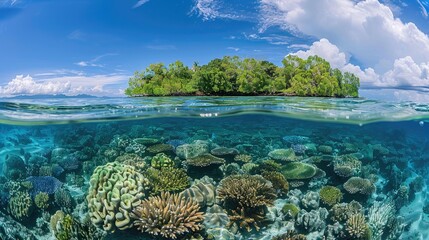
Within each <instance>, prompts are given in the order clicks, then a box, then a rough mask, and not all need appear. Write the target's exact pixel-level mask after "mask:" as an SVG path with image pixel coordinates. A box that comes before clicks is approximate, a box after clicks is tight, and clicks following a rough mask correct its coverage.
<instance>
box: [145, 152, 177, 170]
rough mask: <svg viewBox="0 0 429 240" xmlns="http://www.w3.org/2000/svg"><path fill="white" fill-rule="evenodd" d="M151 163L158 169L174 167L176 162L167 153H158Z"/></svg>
mask: <svg viewBox="0 0 429 240" xmlns="http://www.w3.org/2000/svg"><path fill="white" fill-rule="evenodd" d="M150 165H151V166H152V167H153V168H156V169H163V168H172V167H174V162H173V160H171V158H169V157H168V156H167V155H166V154H165V153H158V154H156V155H155V156H153V157H152V160H151V161H150Z"/></svg>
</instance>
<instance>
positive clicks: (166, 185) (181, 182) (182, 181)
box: [145, 168, 189, 195]
mask: <svg viewBox="0 0 429 240" xmlns="http://www.w3.org/2000/svg"><path fill="white" fill-rule="evenodd" d="M145 176H146V177H147V178H148V179H149V181H150V185H151V187H152V188H151V193H152V195H156V194H158V193H161V192H179V191H182V190H184V189H186V188H187V187H189V177H188V175H187V174H186V172H185V171H183V170H182V169H178V168H170V169H166V168H163V169H161V170H158V169H155V168H149V169H148V170H147V171H146V173H145Z"/></svg>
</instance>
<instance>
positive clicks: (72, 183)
mask: <svg viewBox="0 0 429 240" xmlns="http://www.w3.org/2000/svg"><path fill="white" fill-rule="evenodd" d="M0 133H1V134H0V239H2V240H3V239H5V240H6V239H61V240H63V239H237V240H238V239H269V240H271V239H288V240H300V239H314V240H316V239H326V240H334V239H340V240H341V239H345V240H346V239H375V240H380V239H383V240H384V239H388V240H390V239H392V240H393V239H410V240H411V239H429V198H428V190H427V185H428V184H429V182H428V179H429V178H428V175H429V172H428V170H429V168H428V166H429V163H428V161H429V105H427V104H419V103H414V102H383V101H374V100H367V99H328V98H299V97H286V98H285V97H169V98H71V97H70V98H43V99H38V98H14V99H12V98H10V99H0Z"/></svg>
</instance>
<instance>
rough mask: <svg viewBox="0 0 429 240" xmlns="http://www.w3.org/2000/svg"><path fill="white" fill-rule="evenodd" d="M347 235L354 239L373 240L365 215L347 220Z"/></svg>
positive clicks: (357, 215) (358, 215)
mask: <svg viewBox="0 0 429 240" xmlns="http://www.w3.org/2000/svg"><path fill="white" fill-rule="evenodd" d="M346 224H347V227H346V230H347V233H348V235H349V236H350V237H351V238H352V239H367V240H369V239H371V232H370V230H369V227H368V225H367V224H366V222H365V217H364V216H363V214H354V215H352V216H351V217H350V218H349V219H348V220H347V223H346Z"/></svg>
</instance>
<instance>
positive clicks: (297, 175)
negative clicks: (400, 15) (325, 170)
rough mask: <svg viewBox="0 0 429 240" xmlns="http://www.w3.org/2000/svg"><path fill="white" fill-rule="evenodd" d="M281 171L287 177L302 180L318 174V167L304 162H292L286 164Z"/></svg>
mask: <svg viewBox="0 0 429 240" xmlns="http://www.w3.org/2000/svg"><path fill="white" fill-rule="evenodd" d="M280 172H281V173H282V174H283V176H285V178H286V179H288V180H289V179H294V180H302V179H308V178H312V177H313V176H314V175H316V173H317V170H316V167H315V166H313V165H310V164H306V163H302V162H291V163H287V164H285V165H284V166H283V167H282V169H281V170H280Z"/></svg>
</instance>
